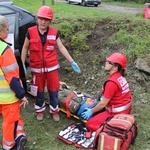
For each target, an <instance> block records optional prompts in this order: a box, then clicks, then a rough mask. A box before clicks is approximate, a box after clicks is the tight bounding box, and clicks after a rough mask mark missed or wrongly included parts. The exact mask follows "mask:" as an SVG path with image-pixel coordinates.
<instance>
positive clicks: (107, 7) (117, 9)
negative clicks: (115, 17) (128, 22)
mask: <svg viewBox="0 0 150 150" xmlns="http://www.w3.org/2000/svg"><path fill="white" fill-rule="evenodd" d="M95 9H100V10H108V11H112V12H120V13H127V14H138V13H141V12H143V9H140V8H131V7H123V6H116V5H107V4H101V5H99V6H98V7H95Z"/></svg>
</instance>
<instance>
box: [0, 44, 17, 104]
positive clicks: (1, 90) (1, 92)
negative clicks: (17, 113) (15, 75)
mask: <svg viewBox="0 0 150 150" xmlns="http://www.w3.org/2000/svg"><path fill="white" fill-rule="evenodd" d="M6 47H7V44H6V43H5V42H2V41H0V56H1V54H2V53H3V51H4V50H5V49H6ZM16 67H18V64H17V63H16V62H15V63H14V64H12V65H10V66H7V67H3V68H0V104H11V103H14V102H17V101H18V99H17V98H16V97H15V94H14V92H13V91H12V90H11V88H10V85H9V84H8V82H7V81H6V79H5V76H4V72H8V71H12V70H13V69H15V68H16Z"/></svg>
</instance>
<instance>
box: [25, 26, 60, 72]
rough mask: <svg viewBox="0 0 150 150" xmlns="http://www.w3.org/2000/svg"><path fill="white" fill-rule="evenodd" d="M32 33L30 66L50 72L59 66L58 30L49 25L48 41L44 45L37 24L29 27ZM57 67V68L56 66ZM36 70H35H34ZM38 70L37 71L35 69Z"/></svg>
mask: <svg viewBox="0 0 150 150" xmlns="http://www.w3.org/2000/svg"><path fill="white" fill-rule="evenodd" d="M28 32H29V35H30V68H31V71H32V68H35V70H36V69H42V70H44V71H42V72H49V71H51V68H52V70H55V69H57V68H59V62H58V58H57V52H56V46H55V45H56V35H57V32H58V31H57V30H56V29H55V28H52V27H49V30H48V34H47V37H46V43H45V45H44V47H43V46H42V41H41V39H40V35H39V32H38V28H37V26H34V27H31V28H29V29H28ZM55 67H56V68H55ZM33 70H34V69H33ZM33 72H34V71H33ZM35 72H36V71H35Z"/></svg>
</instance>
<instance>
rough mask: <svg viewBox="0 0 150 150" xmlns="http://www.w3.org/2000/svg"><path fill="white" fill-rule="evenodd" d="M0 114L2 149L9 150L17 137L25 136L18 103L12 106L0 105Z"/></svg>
mask: <svg viewBox="0 0 150 150" xmlns="http://www.w3.org/2000/svg"><path fill="white" fill-rule="evenodd" d="M0 113H1V114H2V117H3V123H2V134H3V141H2V145H3V149H6V150H9V149H11V148H12V147H13V146H14V145H15V144H16V142H15V141H16V140H17V138H18V137H20V136H21V135H24V136H25V133H24V131H23V126H24V123H23V120H22V118H21V116H20V102H19V101H18V102H16V103H12V104H0Z"/></svg>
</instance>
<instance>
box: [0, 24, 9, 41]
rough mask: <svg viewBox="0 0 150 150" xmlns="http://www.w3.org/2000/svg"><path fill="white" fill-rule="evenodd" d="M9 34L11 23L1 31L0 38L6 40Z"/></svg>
mask: <svg viewBox="0 0 150 150" xmlns="http://www.w3.org/2000/svg"><path fill="white" fill-rule="evenodd" d="M8 33H9V23H7V24H6V26H5V28H4V29H2V30H0V37H1V38H2V39H6V38H7V36H8Z"/></svg>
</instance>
